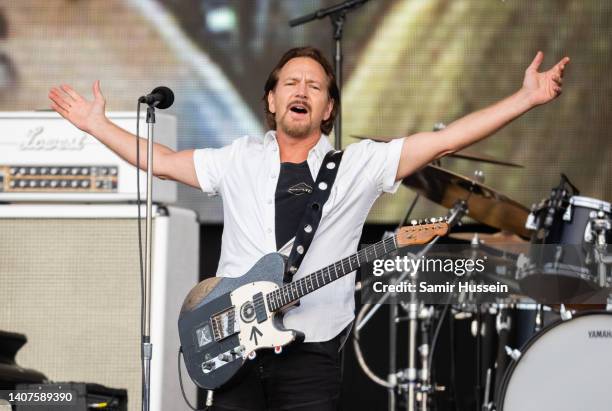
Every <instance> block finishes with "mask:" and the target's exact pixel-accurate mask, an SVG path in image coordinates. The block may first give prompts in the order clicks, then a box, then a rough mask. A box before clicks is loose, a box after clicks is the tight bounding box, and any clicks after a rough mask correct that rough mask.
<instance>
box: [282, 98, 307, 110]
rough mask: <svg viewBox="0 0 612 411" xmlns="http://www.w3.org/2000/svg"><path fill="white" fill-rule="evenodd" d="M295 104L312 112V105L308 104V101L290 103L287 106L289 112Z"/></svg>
mask: <svg viewBox="0 0 612 411" xmlns="http://www.w3.org/2000/svg"><path fill="white" fill-rule="evenodd" d="M294 104H299V105H301V106H304V107H306V109H308V111H311V110H310V103H308V102H307V101H306V100H300V99H297V100H292V101H291V102H289V104H287V110H289V107H291V106H293V105H294Z"/></svg>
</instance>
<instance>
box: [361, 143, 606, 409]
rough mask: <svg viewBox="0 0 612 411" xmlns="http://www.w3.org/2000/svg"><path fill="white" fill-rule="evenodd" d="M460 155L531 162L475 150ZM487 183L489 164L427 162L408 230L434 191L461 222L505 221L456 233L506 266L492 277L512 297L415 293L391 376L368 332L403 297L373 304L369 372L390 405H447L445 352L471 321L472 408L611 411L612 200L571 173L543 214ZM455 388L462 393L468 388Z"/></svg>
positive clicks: (394, 312)
mask: <svg viewBox="0 0 612 411" xmlns="http://www.w3.org/2000/svg"><path fill="white" fill-rule="evenodd" d="M358 138H365V137H358ZM367 138H370V139H373V140H378V141H388V139H383V138H376V137H374V138H372V137H367ZM450 156H453V157H456V158H462V159H467V160H470V161H478V162H484V163H490V164H497V165H500V166H504V167H521V166H520V165H518V164H514V163H509V162H505V161H500V160H497V159H495V158H491V157H486V156H481V155H478V154H472V153H465V152H458V153H453V154H451V155H450ZM483 180H484V178H483V174H482V173H481V172H479V171H477V172H476V173H475V174H474V177H473V178H469V177H466V176H462V175H460V174H457V173H455V172H452V171H450V170H447V169H446V168H443V167H441V166H440V164H439V163H437V164H430V165H427V166H426V167H424V168H423V169H421V170H420V171H418V172H416V173H414V174H412V175H411V176H409V177H408V178H406V179H404V180H403V184H404V185H405V186H407V187H408V188H409V189H411V190H413V191H415V192H416V198H415V200H414V201H413V202H412V204H411V205H410V206H409V208H408V211H407V213H406V216H405V218H404V219H403V221H402V222H401V224H400V226H401V225H404V223H405V222H407V221H409V219H410V214H411V213H412V210H413V209H414V206H415V204H416V201H418V199H419V198H420V197H425V198H427V199H429V200H431V201H433V202H434V203H437V204H439V205H441V206H443V207H445V208H447V209H449V210H450V211H449V222H451V223H453V224H457V223H460V222H461V220H462V218H463V217H464V216H466V215H467V216H469V217H471V218H472V219H473V220H476V221H477V222H480V223H482V224H484V225H486V226H489V227H492V228H494V229H498V230H499V232H497V233H493V234H491V233H484V232H482V233H478V232H475V233H466V232H454V230H451V233H450V234H449V236H448V240H447V241H452V242H455V243H456V242H459V243H463V244H468V245H470V247H469V248H470V249H471V250H476V251H477V252H478V253H479V254H480V255H487V256H488V257H489V260H490V261H493V262H494V263H495V264H497V266H498V267H496V272H495V273H482V274H481V275H483V276H488V279H489V280H492V279H493V280H496V281H499V282H501V283H504V284H506V285H507V286H508V288H509V290H510V292H509V293H508V296H507V297H505V298H502V299H498V300H497V301H496V302H495V303H478V302H476V301H475V300H474V301H470V300H469V299H468V300H467V301H462V302H461V303H459V304H455V303H451V304H426V303H425V302H423V301H419V297H418V296H416V295H414V296H411V297H410V298H411V300H410V303H400V304H392V305H391V306H390V317H389V327H390V331H389V353H388V354H389V368H390V369H389V372H388V374H387V377H386V378H383V377H380V376H377V375H376V374H375V373H374V372H373V371H372V370H371V369H370V368H369V366H368V364H367V361H366V360H365V356H364V354H363V352H362V350H361V347H360V345H359V333H360V331H361V330H362V328H363V327H364V326H365V324H366V323H367V321H368V320H369V319H370V318H371V317H372V315H373V314H374V313H375V312H376V310H377V309H378V308H379V307H380V304H381V303H384V302H385V301H386V300H387V299H389V298H393V295H390V294H386V295H385V296H383V297H382V298H381V299H380V300H377V301H374V302H373V303H369V302H368V303H366V304H364V305H363V307H362V308H361V310H360V311H359V313H358V315H357V318H356V327H355V333H354V337H355V338H354V341H353V344H354V347H355V353H356V355H357V359H358V362H359V364H360V366H361V368H362V369H363V370H364V372H365V373H366V375H367V376H368V377H370V379H372V380H373V381H374V382H376V383H377V384H379V385H381V386H383V387H385V388H386V389H387V390H388V394H389V395H388V398H389V401H388V404H389V407H388V409H389V410H393V411H394V410H397V409H405V410H409V411H413V410H421V411H427V410H437V409H446V408H443V407H440V406H439V402H438V401H436V396H437V393H439V392H440V391H444V390H445V388H446V387H443V386H442V385H440V384H438V382H437V381H434V380H433V379H434V378H432V369H433V368H434V365H433V364H434V363H435V360H436V358H435V355H434V354H435V352H436V351H435V348H436V344H437V343H438V339H439V335H440V328H441V325H442V323H443V322H444V321H446V322H447V323H448V321H462V320H466V319H467V320H468V321H470V327H469V328H470V334H471V341H470V344H473V346H472V347H461V350H462V351H465V350H466V349H473V352H474V353H475V354H474V355H475V362H476V364H475V367H474V369H475V371H472V372H473V373H474V374H475V375H473V378H474V380H475V387H473V388H474V389H473V390H472V391H471V392H470V394H469V395H470V396H471V398H470V401H469V404H470V406H469V407H468V408H466V409H475V410H477V411H483V410H497V411H519V410H520V411H525V410H538V411H542V410H555V411H560V410H582V409H584V410H604V409H611V408H610V407H612V406H611V405H610V404H611V403H610V400H609V392H608V391H609V390H608V389H607V388H608V387H609V385H610V382H609V375H610V371H611V370H612V311H611V310H610V309H611V307H612V298H611V297H610V295H611V287H610V286H611V284H612V269H611V267H612V246H611V245H612V206H611V205H610V203H608V202H606V201H603V200H600V199H596V198H590V197H585V196H581V195H579V194H580V193H579V191H578V189H577V188H576V187H575V186H574V185H572V184H571V182H570V181H569V179H568V178H567V177H566V176H565V175H563V174H562V175H561V182H560V184H559V185H558V186H557V187H555V188H553V189H552V191H551V194H550V195H549V196H548V197H547V198H544V199H543V200H542V201H541V202H540V203H538V204H535V205H534V206H533V207H532V208H531V210H529V209H528V208H527V207H525V206H523V205H522V204H520V203H518V202H516V201H514V200H512V199H511V198H509V197H508V196H506V195H504V194H502V193H500V192H499V191H497V190H495V189H493V188H492V187H489V186H487V185H485V184H484V182H483ZM428 251H429V248H426V249H425V250H423V253H427V252H428ZM400 279H401V277H400ZM364 284H366V281H365V280H364ZM364 286H365V285H362V287H364ZM401 310H404V311H405V314H407V315H405V314H402V313H401V312H400V311H401ZM449 313H450V314H449ZM447 317H448V318H447ZM402 321H407V323H408V341H407V344H408V347H407V350H408V356H407V357H408V364H407V368H404V369H400V368H399V367H398V366H397V363H398V350H397V348H398V347H397V345H398V344H397V325H398V323H400V322H402ZM451 345H452V343H451ZM451 350H453V348H452V347H451ZM451 367H453V366H452V365H451ZM451 388H453V389H452V390H451V391H453V392H454V393H455V395H456V394H457V389H456V387H451ZM455 404H457V399H456V398H455ZM460 408H461V407H458V406H455V408H454V409H460Z"/></svg>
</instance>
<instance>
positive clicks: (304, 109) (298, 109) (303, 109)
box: [289, 103, 309, 114]
mask: <svg viewBox="0 0 612 411" xmlns="http://www.w3.org/2000/svg"><path fill="white" fill-rule="evenodd" d="M289 110H290V111H292V112H294V113H297V114H307V113H308V111H309V110H308V106H306V105H305V104H298V103H294V104H291V105H290V106H289Z"/></svg>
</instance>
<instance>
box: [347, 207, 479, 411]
mask: <svg viewBox="0 0 612 411" xmlns="http://www.w3.org/2000/svg"><path fill="white" fill-rule="evenodd" d="M465 214H467V202H466V201H465V200H460V201H457V202H456V203H455V205H454V206H453V208H452V209H451V210H450V212H449V217H448V219H447V222H448V224H449V225H451V226H452V225H453V224H456V223H457V222H458V221H460V220H461V218H462V217H463V216H464V215H465ZM439 238H440V237H436V238H434V239H433V240H432V241H431V242H429V243H428V244H427V245H426V246H425V247H424V248H423V249H422V250H421V251H419V252H418V253H417V254H416V255H415V257H414V258H420V257H421V256H423V255H425V254H427V252H429V250H430V249H431V247H433V245H434V244H435V243H436V242H437V241H438V239H439ZM409 274H411V273H410V271H405V272H404V273H402V275H401V276H400V277H399V278H398V279H397V280H396V283H401V282H402V281H404V280H405V279H406V277H407V276H408V275H409ZM390 297H391V293H390V292H386V293H385V294H384V295H383V296H382V297H381V298H380V299H379V300H378V302H377V303H376V304H375V305H374V306H373V307H372V309H370V310H369V311H368V313H367V314H366V316H365V317H364V318H363V320H361V322H359V323H358V324H357V325H356V330H357V331H358V332H359V331H361V329H362V328H363V327H364V326H365V325H366V324H367V322H368V321H369V320H370V318H372V316H373V315H374V313H375V312H376V311H378V309H379V308H380V307H381V306H382V304H383V303H384V302H385V301H387V300H388V299H389V298H390ZM407 305H408V307H407V308H408V309H407V311H408V321H409V328H408V329H409V335H408V341H409V350H410V351H409V355H408V368H407V369H406V370H404V371H403V372H399V373H397V374H394V373H393V369H391V372H390V373H389V376H388V382H389V383H391V382H394V383H395V385H396V386H397V387H399V388H405V389H407V391H408V400H407V410H408V411H416V402H417V401H416V400H417V388H419V389H420V387H425V388H427V390H428V392H430V391H431V387H430V384H429V379H430V376H429V375H425V377H426V379H425V380H426V384H424V385H420V387H417V372H416V351H415V349H414V347H416V338H417V325H418V320H419V318H418V317H419V303H417V302H416V296H415V295H414V294H411V302H410V303H409V304H407ZM404 309H406V307H404ZM396 323H397V317H396V320H395V321H394V322H393V323H392V322H391V320H390V325H392V327H391V328H394V327H395V326H396ZM395 332H396V331H393V333H395ZM390 335H391V332H390ZM394 335H396V334H394ZM395 351H397V348H396V344H395V343H392V344H391V343H390V350H389V355H390V356H391V355H392V353H393V352H395ZM427 353H429V347H427ZM426 361H427V360H426ZM390 365H395V361H393V362H392V361H391V360H390ZM425 374H428V373H427V371H426V372H425ZM421 376H422V375H421ZM404 377H406V379H407V381H408V384H407V385H404V384H401V383H400V381H398V380H402V379H404ZM392 391H394V389H393V388H389V396H391V395H393V394H392ZM423 399H425V401H423ZM419 400H420V402H421V411H427V396H423V395H420V396H419ZM392 403H393V405H394V403H395V400H393V401H390V402H389V404H390V406H391V404H392Z"/></svg>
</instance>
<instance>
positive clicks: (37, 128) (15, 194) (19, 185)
mask: <svg viewBox="0 0 612 411" xmlns="http://www.w3.org/2000/svg"><path fill="white" fill-rule="evenodd" d="M144 115H145V113H141V118H140V122H139V124H140V135H141V137H145V138H146V135H147V134H146V133H147V124H146V122H145V117H144ZM107 116H108V118H109V119H110V120H111V121H113V122H114V123H115V124H117V125H118V126H120V127H122V128H124V129H125V130H127V131H129V132H132V133H136V113H131V112H110V113H107ZM155 117H156V123H155V135H154V141H155V142H157V143H161V144H164V145H166V146H168V147H170V148H172V149H175V148H176V119H175V117H173V116H170V115H167V114H164V113H159V114H157V113H156V115H155ZM0 136H1V138H0V201H4V202H38V201H40V202H59V201H62V202H67V201H74V202H125V201H135V200H136V193H137V190H136V167H134V166H132V165H130V164H129V163H127V162H126V161H124V160H123V159H121V158H120V157H119V156H117V155H116V154H115V153H113V152H112V151H111V150H109V149H108V148H106V146H105V145H104V144H102V143H100V142H99V141H98V140H96V139H95V138H94V137H92V136H90V135H89V134H87V133H85V132H83V131H81V130H79V129H77V128H76V127H74V126H73V125H72V124H70V123H69V122H68V121H67V120H65V119H63V118H62V117H61V116H60V115H59V114H57V113H54V112H0ZM135 146H136V142H134V147H135ZM141 155H142V156H143V157H146V150H143V151H142V152H141ZM153 161H154V162H155V158H153ZM146 187H147V178H146V173H145V172H141V173H140V190H141V198H145V195H146ZM176 198H177V188H176V183H175V182H172V181H164V180H160V179H157V178H154V179H153V201H155V202H162V203H166V204H168V203H175V202H176Z"/></svg>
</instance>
